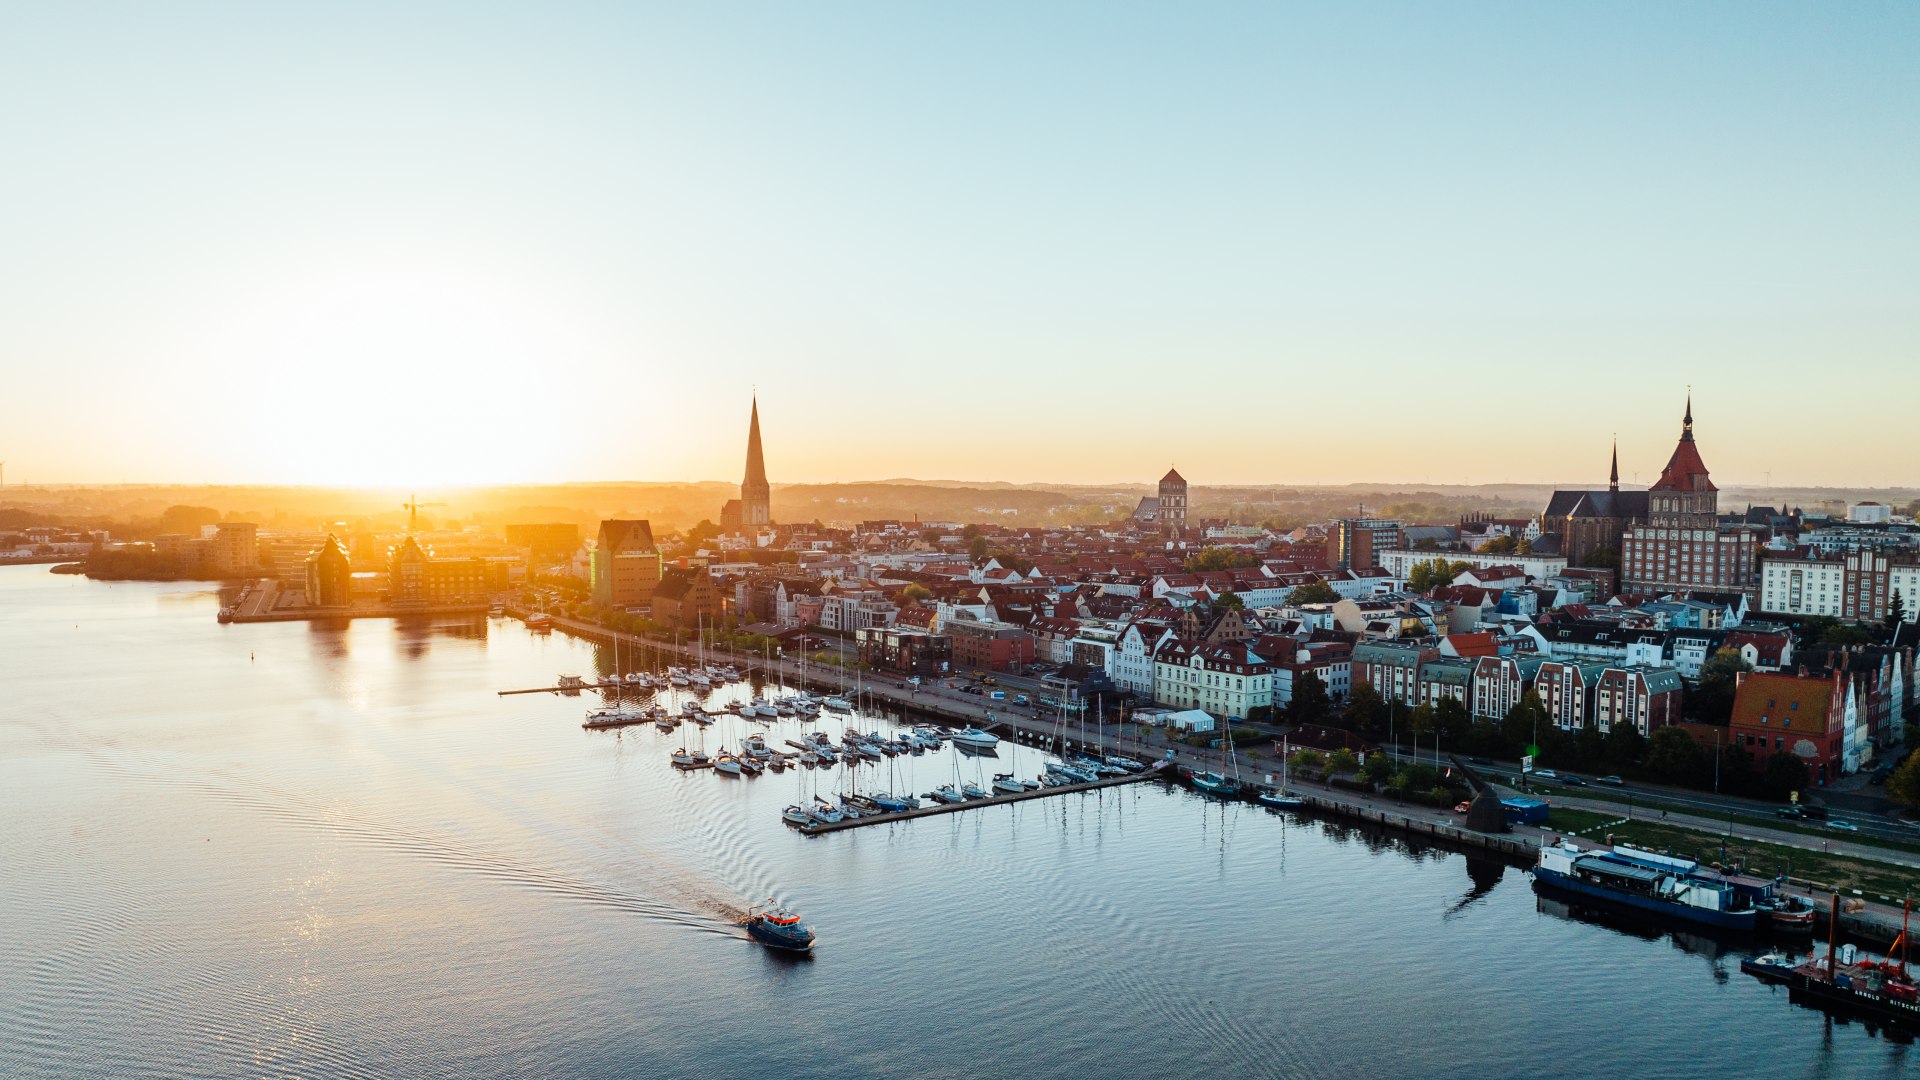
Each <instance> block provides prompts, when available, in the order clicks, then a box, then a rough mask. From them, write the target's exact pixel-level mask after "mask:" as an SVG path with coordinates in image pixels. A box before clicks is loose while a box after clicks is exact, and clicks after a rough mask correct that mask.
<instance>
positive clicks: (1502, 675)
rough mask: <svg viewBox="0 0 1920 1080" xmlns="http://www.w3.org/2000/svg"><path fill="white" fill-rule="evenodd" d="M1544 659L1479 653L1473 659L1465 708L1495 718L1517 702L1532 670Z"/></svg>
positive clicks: (1530, 679)
mask: <svg viewBox="0 0 1920 1080" xmlns="http://www.w3.org/2000/svg"><path fill="white" fill-rule="evenodd" d="M1544 662H1545V660H1544V658H1542V657H1538V656H1520V657H1515V656H1481V657H1477V658H1475V659H1474V661H1473V680H1472V684H1471V687H1470V693H1469V694H1468V698H1467V711H1468V713H1470V714H1471V715H1473V716H1474V717H1476V718H1480V719H1487V720H1498V719H1500V718H1501V717H1503V716H1505V715H1507V713H1508V712H1509V711H1511V710H1512V709H1513V707H1514V706H1516V705H1518V704H1520V696H1521V695H1522V694H1525V693H1526V692H1527V687H1528V685H1530V684H1531V683H1532V682H1533V680H1534V676H1535V672H1536V671H1537V670H1538V669H1539V667H1540V665H1541V664H1542V663H1544Z"/></svg>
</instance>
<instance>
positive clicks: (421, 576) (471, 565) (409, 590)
mask: <svg viewBox="0 0 1920 1080" xmlns="http://www.w3.org/2000/svg"><path fill="white" fill-rule="evenodd" d="M387 574H388V596H389V597H390V598H391V599H392V600H393V601H394V602H396V603H404V604H413V603H427V604H435V603H438V604H453V603H478V602H480V601H483V600H485V599H486V598H487V596H488V595H489V593H490V591H491V586H492V582H491V580H490V578H491V575H490V574H489V571H488V566H487V562H486V560H484V559H436V558H434V557H433V552H432V551H430V550H428V549H427V548H424V547H421V546H420V541H419V540H418V539H417V538H415V537H414V536H413V534H412V533H408V534H407V538H406V539H405V540H403V541H401V542H400V544H399V546H397V547H395V548H394V549H393V551H392V553H391V554H390V555H389V556H388V558H387Z"/></svg>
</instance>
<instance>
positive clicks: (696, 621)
mask: <svg viewBox="0 0 1920 1080" xmlns="http://www.w3.org/2000/svg"><path fill="white" fill-rule="evenodd" d="M722 606H723V605H722V603H721V596H720V587H719V586H718V585H716V584H715V583H714V580H713V576H712V575H711V574H709V573H707V571H706V568H704V567H699V568H696V569H693V570H682V569H680V568H678V567H675V568H674V569H671V570H668V571H666V572H665V573H663V574H661V575H660V581H659V583H658V584H656V585H655V586H654V588H653V621H654V622H657V623H662V624H665V625H667V626H671V627H677V628H686V627H692V628H695V629H698V628H700V627H703V626H713V625H717V624H718V623H719V622H720V616H721V614H722Z"/></svg>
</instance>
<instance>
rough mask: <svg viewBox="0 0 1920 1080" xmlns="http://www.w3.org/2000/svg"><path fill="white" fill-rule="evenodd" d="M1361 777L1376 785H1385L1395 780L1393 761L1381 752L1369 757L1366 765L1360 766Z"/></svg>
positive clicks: (1375, 752)
mask: <svg viewBox="0 0 1920 1080" xmlns="http://www.w3.org/2000/svg"><path fill="white" fill-rule="evenodd" d="M1360 775H1361V776H1364V777H1366V778H1367V779H1368V780H1369V781H1371V782H1373V783H1376V784H1384V783H1386V782H1387V781H1388V780H1391V779H1392V778H1393V759H1392V758H1389V757H1388V756H1387V755H1386V754H1384V753H1381V752H1380V751H1377V750H1376V751H1374V752H1373V753H1371V754H1368V755H1367V760H1366V763H1365V764H1363V765H1361V766H1360Z"/></svg>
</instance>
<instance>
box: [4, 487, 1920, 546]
mask: <svg viewBox="0 0 1920 1080" xmlns="http://www.w3.org/2000/svg"><path fill="white" fill-rule="evenodd" d="M1566 486H1579V485H1574V484H1569V485H1566ZM1552 489H1553V486H1552V485H1546V484H1484V485H1471V486H1468V485H1459V484H1453V485H1447V484H1358V483H1356V484H1342V485H1326V486H1310V485H1299V484H1286V485H1271V486H1261V485H1221V486H1207V485H1204V484H1197V485H1196V486H1195V487H1194V488H1193V489H1192V492H1191V495H1192V511H1193V514H1194V516H1195V517H1225V518H1230V519H1232V520H1234V521H1239V522H1245V523H1250V524H1260V523H1264V524H1267V525H1270V526H1273V527H1277V528H1292V527H1295V526H1298V525H1303V524H1308V523H1311V522H1315V521H1325V520H1327V519H1329V518H1333V517H1346V516H1352V515H1354V514H1358V513H1361V512H1362V511H1363V510H1364V512H1365V513H1368V514H1376V515H1381V516H1387V517H1398V518H1401V519H1403V520H1407V521H1418V522H1430V523H1433V522H1448V521H1453V520H1455V519H1457V518H1458V517H1459V516H1460V515H1461V514H1463V513H1490V514H1495V515H1497V516H1511V517H1523V516H1532V515H1533V514H1535V513H1538V512H1539V509H1540V507H1542V506H1543V505H1545V503H1546V500H1547V496H1548V495H1549V493H1550V492H1551V491H1552ZM1153 491H1154V488H1153V486H1152V485H1150V484H1119V483H1116V484H1099V485H1086V484H1014V483H1005V482H999V481H962V480H917V479H911V478H893V479H888V480H872V481H858V482H851V483H832V484H776V485H774V488H773V514H774V520H776V521H785V522H810V521H820V522H823V523H826V524H829V525H845V524H852V523H855V522H859V521H866V520H876V519H900V520H908V521H911V520H914V519H916V518H917V519H919V520H923V521H959V522H982V523H985V522H995V523H1000V524H1005V525H1010V526H1023V525H1024V526H1044V525H1066V524H1094V523H1099V522H1104V521H1111V520H1114V519H1116V518H1119V517H1124V516H1126V515H1128V514H1130V513H1132V511H1133V508H1134V506H1135V504H1136V503H1138V501H1139V499H1140V498H1141V496H1143V495H1150V494H1153ZM410 494H412V492H410V491H409V490H408V489H405V488H394V489H390V490H366V489H349V488H324V487H297V486H265V485H261V486H252V485H189V484H128V485H34V486H30V487H17V486H16V487H8V488H4V489H0V523H5V525H7V526H10V527H13V528H20V527H25V526H28V525H36V524H64V525H74V526H91V527H105V528H110V529H113V530H115V531H116V532H119V533H122V534H128V535H135V536H138V535H150V534H153V533H156V532H163V531H171V529H170V523H172V522H176V521H178V520H181V519H182V515H180V514H178V513H176V514H174V515H171V516H168V514H167V511H168V510H169V508H181V507H187V508H205V509H208V510H211V511H214V512H216V513H217V514H218V516H219V518H221V519H225V520H245V521H256V522H259V523H260V524H261V525H263V526H267V527H269V528H275V529H282V530H292V529H317V528H325V527H332V526H334V525H336V524H337V523H345V524H346V525H347V526H348V527H350V528H356V529H359V528H373V529H381V528H397V527H400V526H401V525H403V524H404V523H405V520H406V511H405V510H404V509H403V508H402V507H401V505H400V504H401V503H402V502H404V501H405V500H406V499H407V497H408V496H409V495H410ZM737 494H738V487H737V485H735V484H731V483H725V482H721V481H702V482H698V483H644V482H629V481H597V482H581V483H570V484H524V485H512V486H503V487H476V488H449V489H424V488H423V489H421V490H420V491H419V492H418V495H419V497H420V499H421V501H422V502H428V503H439V504H442V505H438V506H431V507H428V508H427V509H425V510H423V511H422V514H423V517H426V518H428V519H430V520H431V521H432V523H433V524H435V525H436V526H437V527H445V526H450V525H461V524H467V525H477V526H481V527H485V528H489V529H492V528H498V527H500V526H504V525H507V524H512V523H516V522H544V521H565V522H573V523H575V524H577V525H579V526H580V528H581V531H582V534H583V535H587V534H590V533H591V532H592V531H593V529H594V527H595V526H596V525H597V524H598V523H599V521H600V520H601V519H602V518H609V517H638V518H648V519H651V520H652V521H653V522H654V523H655V526H656V528H658V529H661V530H663V531H664V530H673V529H684V528H687V527H690V526H692V525H694V524H696V523H698V522H700V521H702V520H717V519H718V517H719V513H720V506H721V504H722V503H724V502H725V501H726V500H727V499H730V498H733V497H734V496H735V495H737ZM1864 499H1874V500H1877V501H1880V502H1884V503H1888V504H1890V505H1893V506H1894V507H1896V509H1901V510H1905V509H1907V508H1909V507H1911V506H1913V504H1914V503H1915V501H1916V500H1920V489H1897V490H1860V489H1855V490H1848V489H1841V488H1774V489H1766V488H1742V487H1734V488H1730V489H1728V490H1726V491H1723V492H1722V493H1721V500H1720V505H1721V508H1722V509H1723V510H1736V509H1744V508H1745V507H1746V506H1747V505H1748V504H1749V503H1752V504H1756V505H1757V504H1769V505H1782V504H1784V505H1789V506H1800V507H1803V508H1805V509H1807V510H1809V511H1814V512H1819V511H1827V512H1842V511H1844V509H1845V507H1846V506H1847V504H1848V503H1851V502H1858V501H1861V500H1864ZM200 516H201V517H203V518H204V517H205V515H200ZM186 517H187V519H192V515H187V516H186Z"/></svg>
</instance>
